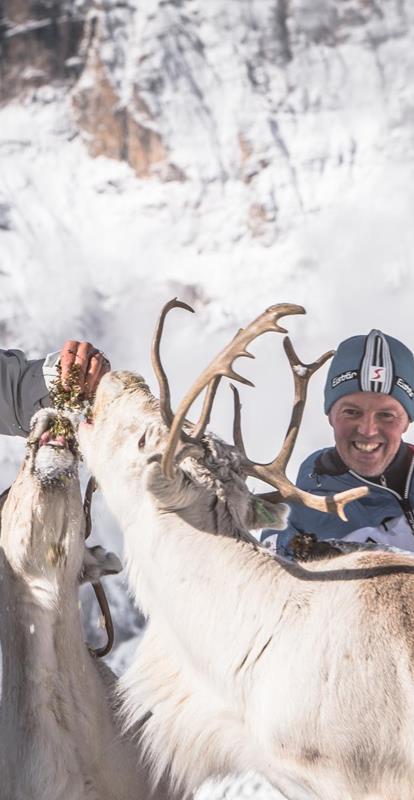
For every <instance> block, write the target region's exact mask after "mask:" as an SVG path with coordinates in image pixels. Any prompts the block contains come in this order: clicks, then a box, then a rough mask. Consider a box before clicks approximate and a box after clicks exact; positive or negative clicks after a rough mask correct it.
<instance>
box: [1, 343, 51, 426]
mask: <svg viewBox="0 0 414 800" xmlns="http://www.w3.org/2000/svg"><path fill="white" fill-rule="evenodd" d="M43 364H44V359H37V360H33V361H28V360H27V359H26V357H25V355H24V353H22V351H21V350H0V433H3V434H7V435H9V436H26V435H27V434H28V432H29V427H30V419H31V417H32V415H33V414H34V413H35V411H38V410H39V408H42V407H44V406H47V405H48V404H49V392H48V389H47V386H46V383H45V378H44V375H43Z"/></svg>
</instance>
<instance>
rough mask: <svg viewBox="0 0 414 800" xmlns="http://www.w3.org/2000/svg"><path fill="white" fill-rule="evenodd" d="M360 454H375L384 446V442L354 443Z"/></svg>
mask: <svg viewBox="0 0 414 800" xmlns="http://www.w3.org/2000/svg"><path fill="white" fill-rule="evenodd" d="M352 444H353V445H354V447H355V448H356V450H358V451H359V452H360V453H375V452H377V450H379V449H380V447H381V446H382V442H352Z"/></svg>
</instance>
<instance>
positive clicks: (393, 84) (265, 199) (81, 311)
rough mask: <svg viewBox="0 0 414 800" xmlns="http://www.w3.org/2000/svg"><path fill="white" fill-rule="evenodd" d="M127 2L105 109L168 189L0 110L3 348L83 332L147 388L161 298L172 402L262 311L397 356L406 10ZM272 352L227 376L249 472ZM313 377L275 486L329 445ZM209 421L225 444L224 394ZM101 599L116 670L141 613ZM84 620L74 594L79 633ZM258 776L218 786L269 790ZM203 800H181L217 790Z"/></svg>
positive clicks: (63, 99)
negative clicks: (151, 139)
mask: <svg viewBox="0 0 414 800" xmlns="http://www.w3.org/2000/svg"><path fill="white" fill-rule="evenodd" d="M141 6H142V4H138V3H134V2H132V3H130V4H128V5H127V6H122V7H120V6H119V5H117V4H116V3H113V4H112V3H110V2H108V3H107V4H106V12H105V13H104V12H103V11H102V13H101V14H100V25H101V31H102V34H101V41H100V48H101V49H100V57H101V58H102V60H103V61H104V63H105V64H106V65H107V66H108V67H110V75H111V80H112V83H113V85H114V86H115V87H116V89H117V91H118V96H119V98H120V103H121V105H122V103H123V104H125V105H127V106H128V105H131V104H132V101H133V96H134V87H136V85H137V82H138V85H139V90H140V93H141V97H142V99H143V100H144V101H145V104H146V107H147V109H148V113H145V112H144V111H143V110H142V108H141V111H137V110H136V109H133V113H134V114H135V118H136V119H137V120H138V121H139V122H141V123H142V124H144V123H145V125H146V126H147V127H150V128H152V129H153V130H155V131H158V132H160V133H161V134H162V137H163V141H164V142H166V144H167V146H168V152H169V157H170V161H171V163H173V164H174V165H175V166H176V167H177V168H179V169H180V170H182V172H183V174H184V176H185V179H184V180H183V181H166V182H164V181H163V180H162V171H161V173H160V172H159V171H158V173H157V171H156V170H154V171H153V173H151V175H150V177H147V178H145V179H140V178H137V177H136V175H135V174H134V172H133V171H132V169H131V168H130V167H129V166H128V165H127V164H126V163H120V162H116V161H114V160H110V159H108V158H105V157H100V158H96V159H91V158H90V156H89V155H88V152H87V139H86V138H83V137H82V136H81V135H80V133H79V131H78V129H77V127H76V124H75V122H74V119H73V116H72V111H71V98H70V95H69V94H68V92H67V91H66V90H65V89H62V88H56V87H52V86H47V87H42V88H40V89H37V90H35V91H33V92H32V94H31V95H30V96H29V95H28V96H26V98H24V99H21V100H20V101H17V100H16V101H13V102H10V103H9V104H8V105H6V106H4V107H3V108H1V109H0V290H1V291H0V313H1V316H0V318H1V320H2V322H1V333H2V337H1V340H2V345H3V346H4V347H20V348H22V349H23V350H25V351H26V352H27V353H28V354H29V355H31V356H39V355H44V354H45V353H46V352H53V351H54V350H57V349H59V347H60V346H61V344H62V343H63V342H64V340H65V339H66V338H73V337H74V338H79V339H88V340H90V341H92V342H93V343H94V344H96V345H97V346H98V347H99V349H102V350H103V351H104V352H105V353H107V354H108V357H109V358H110V359H111V361H112V364H113V366H114V367H115V368H126V369H134V370H137V371H139V372H142V373H143V374H144V375H145V376H146V377H147V378H148V380H149V382H150V385H151V386H152V388H153V389H154V391H156V386H155V383H154V378H153V376H152V371H151V367H150V357H149V351H150V342H151V336H152V331H153V328H154V324H155V320H156V318H157V315H158V312H159V309H160V307H161V306H162V304H163V303H164V302H166V301H167V300H169V299H170V298H171V297H174V296H178V297H179V298H180V299H182V300H184V301H186V302H188V303H190V304H191V305H193V307H194V308H195V310H196V312H197V313H196V314H195V315H190V314H187V313H186V312H185V311H182V310H176V311H174V312H173V313H172V314H171V315H170V317H169V319H168V320H167V323H166V329H165V330H166V332H165V336H164V339H163V347H162V356H163V362H164V364H165V367H166V370H167V372H168V375H169V377H170V381H171V387H172V398H173V405H175V406H176V405H177V404H178V402H179V400H180V398H181V397H182V396H183V394H184V392H185V390H186V388H187V387H188V385H189V384H190V382H191V381H192V380H193V379H194V378H195V377H196V375H197V374H198V372H200V371H201V369H202V367H204V366H205V364H206V363H207V362H208V360H210V359H211V358H212V357H213V355H214V354H215V353H216V352H217V351H218V350H219V349H221V348H222V347H223V346H224V344H226V343H227V342H228V341H229V339H230V338H231V337H232V336H233V334H234V332H235V331H236V330H237V329H238V328H239V327H240V326H245V325H246V324H247V323H248V322H249V321H251V320H252V319H253V318H254V317H255V316H257V315H258V314H259V313H260V312H261V311H262V310H264V309H265V308H266V307H268V306H269V305H271V304H273V303H277V302H292V303H297V304H302V305H304V306H305V308H306V310H307V316H306V317H302V316H300V317H299V316H298V317H293V316H292V317H289V318H287V319H286V320H284V321H282V324H283V322H285V325H286V327H287V328H288V329H289V334H290V336H291V338H292V340H293V343H294V346H295V349H296V351H297V353H298V356H299V358H300V359H301V360H302V361H303V362H305V363H306V362H312V361H314V360H315V359H316V358H317V357H319V356H320V355H321V353H322V352H324V351H326V350H328V349H332V348H334V347H335V346H336V345H337V343H338V342H339V341H340V340H341V339H343V338H345V337H347V336H350V335H353V334H356V333H365V332H368V331H369V330H370V329H371V328H381V329H383V330H385V331H386V332H387V333H390V334H392V335H393V336H396V337H397V338H401V339H402V340H403V341H405V342H406V343H407V344H408V345H409V346H411V347H414V340H413V333H412V325H411V317H412V297H413V289H414V269H413V253H414V229H413V225H412V208H413V207H414V180H413V178H414V137H413V125H414V105H413V95H412V85H413V78H414V48H413V42H412V39H413V21H414V7H413V6H412V5H411V4H410V3H403V2H400V3H398V2H396V0H395V2H394V1H393V0H388V2H387V3H386V4H383V8H382V10H381V12H380V11H379V10H378V9H376V7H375V8H374V6H372V8H371V5H369V4H368V5H367V4H365V6H364V5H363V4H360V3H358V2H356V0H354V1H352V0H348V1H347V2H344V3H341V4H340V5H339V6H338V4H337V3H334V2H328V0H318V2H316V1H315V0H312V2H310V1H309V0H294V2H292V3H291V4H290V6H291V11H290V16H289V17H288V19H287V20H286V21H285V22H286V25H287V33H288V34H289V35H288V38H287V39H286V41H285V43H284V44H283V41H284V40H283V38H281V37H277V36H275V35H274V34H273V33H272V31H273V30H274V29H273V28H272V26H274V25H276V22H275V19H274V15H273V9H274V4H273V3H270V2H268V0H266V2H263V0H251V2H245V1H244V0H243V2H239V3H238V4H236V3H226V2H225V0H212V2H210V3H208V4H205V3H202V2H201V0H191V2H190V0H188V2H186V3H185V4H184V6H185V9H183V4H181V3H180V4H178V3H177V4H175V3H174V4H172V3H160V2H159V1H158V0H151V2H149V0H147V2H146V3H145V9H142V8H141ZM111 15H112V16H111ZM352 15H354V16H352ZM350 20H351V21H350ZM278 24H279V23H278ZM280 24H282V22H280ZM324 31H325V33H323V32H324ZM321 32H322V33H321ZM326 32H328V33H329V36H328V33H326ZM111 36H112V38H111ZM329 37H331V40H329ZM137 53H139V61H137ZM91 80H92V75H91V73H90V72H87V71H86V72H84V73H83V75H81V78H80V82H83V84H84V85H86V84H87V83H88V81H91ZM241 152H242V153H243V157H242V156H241ZM281 340H282V337H280V336H274V335H268V336H265V337H262V338H261V339H260V340H259V341H257V342H255V343H254V344H253V345H252V347H251V350H252V352H253V353H254V354H255V356H256V360H255V361H252V362H250V361H248V360H247V359H243V360H240V361H238V362H237V363H236V369H237V371H240V372H241V373H242V374H243V375H245V376H246V377H248V378H249V379H250V380H252V381H253V382H254V383H255V386H256V388H254V389H252V388H247V387H241V390H240V391H241V397H242V404H243V411H242V421H243V431H244V438H245V442H246V447H247V450H248V453H249V455H250V456H251V457H252V458H255V459H257V460H259V461H266V460H270V459H271V458H272V457H273V456H274V454H275V452H276V451H277V449H278V447H279V446H280V443H281V440H282V437H283V435H284V432H285V430H286V427H287V424H288V419H289V413H290V405H291V402H292V397H293V388H292V383H293V381H292V377H291V375H290V370H289V367H288V366H287V364H286V363H285V357H284V356H283V352H282V341H281ZM326 370H327V367H324V368H322V370H321V371H320V374H319V373H318V374H317V375H316V376H315V377H314V378H313V379H312V382H311V385H310V391H309V400H308V405H307V409H306V411H305V416H304V421H303V423H302V431H301V434H300V436H299V439H298V442H297V445H296V450H295V453H294V455H293V457H292V462H291V465H290V468H289V474H290V477H291V478H294V477H295V474H296V470H297V467H298V465H299V463H300V462H301V461H302V460H303V458H304V457H305V455H306V454H307V453H308V452H309V451H311V450H314V449H316V448H317V447H320V446H322V445H323V444H328V443H330V442H331V434H330V429H329V425H328V423H327V421H326V419H325V417H324V416H323V413H322V403H321V396H322V389H323V381H324V377H325V375H326ZM223 384H224V382H223ZM197 407H198V408H199V406H196V408H197ZM195 414H196V411H194V415H195ZM211 426H212V427H213V428H214V429H215V430H216V431H217V432H218V433H220V434H221V435H223V436H224V437H225V438H228V439H229V438H230V437H231V426H232V400H231V393H230V391H229V389H228V387H227V386H224V385H223V386H222V387H221V388H220V391H219V393H218V397H217V403H216V405H215V409H214V412H213V416H212V423H211ZM408 438H409V439H410V440H412V434H409V435H408ZM22 452H23V442H22V441H16V440H11V439H6V438H5V437H3V438H2V441H0V459H1V465H2V469H1V488H3V487H5V486H6V485H9V484H10V482H11V481H12V480H13V477H14V475H15V474H16V470H17V465H18V463H19V460H20V459H21V457H22ZM94 505H95V510H94V518H95V523H94V526H95V531H96V533H95V534H94V536H95V537H96V539H95V540H94V541H93V543H97V541H98V539H99V542H100V543H103V544H104V545H105V546H107V547H110V548H111V549H114V550H116V551H117V552H121V550H122V541H121V536H120V532H119V531H118V530H117V529H116V526H114V523H113V521H112V520H110V519H109V517H108V514H107V511H106V509H105V507H104V505H103V502H102V500H101V499H97V500H96V501H95V504H94ZM106 587H107V591H108V594H109V595H110V600H111V605H112V607H113V613H114V617H115V620H116V624H117V628H118V631H119V644H118V647H117V648H116V649H115V651H114V654H113V656H112V664H113V666H114V667H115V668H116V669H118V670H123V669H124V668H125V666H126V664H127V663H128V661H129V660H130V658H131V653H132V649H133V648H134V647H135V646H136V642H137V641H138V637H139V630H140V620H139V619H138V618H137V615H136V612H135V611H134V610H133V609H132V606H131V603H130V601H129V600H128V598H127V594H126V590H125V586H124V584H123V579H122V576H119V577H111V578H109V579H107V582H106ZM92 608H93V607H92V601H91V600H89V601H88V600H87V599H86V600H85V602H84V609H85V612H84V613H85V618H86V620H87V621H88V620H89V629H92V622H91V619H92V618H93V617H94V614H95V619H96V611H95V612H94V611H93V610H92ZM131 631H132V632H133V633H134V637H133V639H131V638H130V633H131ZM98 635H99V634H98ZM255 781H256V778H254V779H251V780H249V781H247V783H246V784H243V785H244V786H245V787H247V788H242V787H241V785H240V784H234V783H226V784H225V785H222V786H221V788H220V789H217V792H218V793H220V792H222V793H223V792H225V793H226V797H228V798H233V797H236V796H237V797H240V798H244V797H248V796H254V797H255V798H256V799H257V800H261V799H262V797H263V798H266V800H267V798H270V797H275V793H274V792H271V790H269V789H268V788H267V787H265V785H264V784H263V785H262V784H261V783H260V782H259V779H257V783H255ZM252 787H254V788H252ZM203 791H204V790H201V791H200V794H199V798H198V800H205V798H207V796H208V797H209V798H210V800H212V798H213V797H216V796H217V797H218V796H222V795H221V794H217V795H216V794H214V791H216V790H213V789H211V787H210V789H208V790H205V792H204V793H203ZM206 792H207V794H206ZM249 792H250V794H249Z"/></svg>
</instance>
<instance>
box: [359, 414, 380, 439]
mask: <svg viewBox="0 0 414 800" xmlns="http://www.w3.org/2000/svg"><path fill="white" fill-rule="evenodd" d="M358 433H360V434H361V436H367V437H368V436H375V434H376V433H378V420H377V417H376V415H375V414H364V415H363V416H362V417H360V419H359V420H358Z"/></svg>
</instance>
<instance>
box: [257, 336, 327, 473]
mask: <svg viewBox="0 0 414 800" xmlns="http://www.w3.org/2000/svg"><path fill="white" fill-rule="evenodd" d="M283 347H284V350H285V353H286V355H287V357H288V361H289V364H290V368H291V370H292V375H293V381H294V388H295V396H294V401H293V409H292V415H291V418H290V422H289V425H288V429H287V433H286V436H285V439H284V442H283V445H282V448H281V450H280V453H279V455H278V456H277V457H276V458H275V459H274V461H273V462H272V464H273V465H274V466H275V469H283V470H285V469H286V466H287V464H288V461H289V459H290V456H291V455H292V451H293V448H294V446H295V443H296V439H297V435H298V433H299V428H300V424H301V422H302V417H303V411H304V408H305V403H306V396H307V393H308V384H309V381H310V379H311V377H312V375H314V374H315V372H317V370H318V369H319V368H320V367H322V366H323V365H324V364H325V363H326V361H328V359H329V358H332V356H333V355H334V353H335V350H328V352H327V353H324V354H323V355H322V356H320V358H318V359H317V360H316V361H313V362H312V363H311V364H304V363H303V362H302V361H301V360H300V358H298V356H297V354H296V352H295V350H294V347H293V344H292V342H291V341H290V339H289V337H288V336H285V338H284V340H283Z"/></svg>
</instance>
